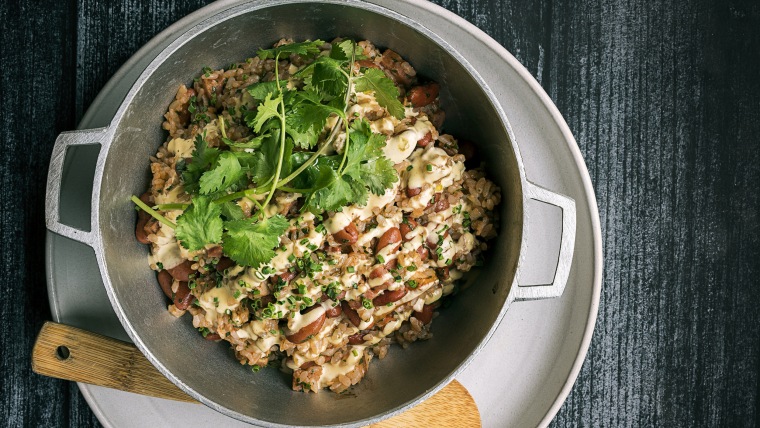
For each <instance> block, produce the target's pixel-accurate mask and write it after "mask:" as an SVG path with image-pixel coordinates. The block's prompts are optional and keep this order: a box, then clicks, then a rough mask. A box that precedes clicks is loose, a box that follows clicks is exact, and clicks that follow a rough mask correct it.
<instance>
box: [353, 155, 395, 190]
mask: <svg viewBox="0 0 760 428" xmlns="http://www.w3.org/2000/svg"><path fill="white" fill-rule="evenodd" d="M360 168H361V172H360V176H361V178H362V181H364V183H365V184H366V185H367V187H369V190H370V192H372V193H374V194H376V195H378V196H379V195H382V194H384V193H385V189H387V188H389V187H391V186H393V183H395V182H397V181H398V179H399V178H398V173H397V172H396V169H395V168H393V161H391V160H390V159H388V158H386V157H385V156H383V157H380V158H377V159H372V160H370V161H368V162H367V163H365V164H362V165H361V167H360Z"/></svg>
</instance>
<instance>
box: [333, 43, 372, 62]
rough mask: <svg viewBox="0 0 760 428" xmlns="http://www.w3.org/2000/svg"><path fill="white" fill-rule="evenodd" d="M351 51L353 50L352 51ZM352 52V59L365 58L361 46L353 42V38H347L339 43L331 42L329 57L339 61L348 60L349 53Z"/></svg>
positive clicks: (349, 57)
mask: <svg viewBox="0 0 760 428" xmlns="http://www.w3.org/2000/svg"><path fill="white" fill-rule="evenodd" d="M352 51H353V52H352ZM352 53H353V54H354V55H353V56H354V59H357V60H359V59H365V58H366V57H365V56H364V55H363V54H364V49H362V47H361V46H359V45H357V44H356V43H354V41H353V40H350V39H347V40H343V41H342V42H340V43H336V44H333V47H332V50H330V58H334V59H337V60H341V61H348V60H350V59H351V54H352Z"/></svg>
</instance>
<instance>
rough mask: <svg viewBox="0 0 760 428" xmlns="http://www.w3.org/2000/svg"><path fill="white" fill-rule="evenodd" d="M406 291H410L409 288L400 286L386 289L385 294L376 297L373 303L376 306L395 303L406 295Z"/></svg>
mask: <svg viewBox="0 0 760 428" xmlns="http://www.w3.org/2000/svg"><path fill="white" fill-rule="evenodd" d="M406 293H408V290H407V289H406V288H399V289H398V290H393V291H390V290H385V291H384V292H383V294H381V295H379V296H377V297H375V298H374V299H373V300H372V303H373V304H374V305H375V306H383V305H387V304H388V303H393V302H396V301H399V300H401V298H402V297H404V296H406Z"/></svg>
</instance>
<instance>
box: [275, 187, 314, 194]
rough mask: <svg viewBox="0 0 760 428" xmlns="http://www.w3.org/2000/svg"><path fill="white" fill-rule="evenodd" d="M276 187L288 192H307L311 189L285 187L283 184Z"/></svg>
mask: <svg viewBox="0 0 760 428" xmlns="http://www.w3.org/2000/svg"><path fill="white" fill-rule="evenodd" d="M278 189H280V190H282V191H283V192H290V193H302V194H303V193H309V192H310V191H311V189H294V188H292V187H285V186H279V187H278Z"/></svg>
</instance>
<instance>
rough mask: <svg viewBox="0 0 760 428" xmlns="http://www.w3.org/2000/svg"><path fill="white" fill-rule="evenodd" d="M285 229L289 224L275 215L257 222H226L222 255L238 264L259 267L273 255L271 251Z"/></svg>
mask: <svg viewBox="0 0 760 428" xmlns="http://www.w3.org/2000/svg"><path fill="white" fill-rule="evenodd" d="M288 227H290V223H289V222H288V221H287V220H286V219H285V217H283V216H281V215H279V214H277V215H274V216H272V217H269V218H266V219H263V220H258V221H256V220H254V219H242V220H231V221H227V222H225V223H224V229H225V232H224V235H223V237H222V239H223V245H222V248H223V250H224V254H225V255H227V257H229V258H231V259H232V260H234V261H235V262H236V263H237V264H239V265H243V266H252V267H259V266H260V265H261V264H262V263H268V262H269V261H270V260H272V258H273V257H274V256H275V252H274V248H275V247H277V246H278V245H279V244H280V236H282V234H283V233H285V231H286V230H287V229H288Z"/></svg>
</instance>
